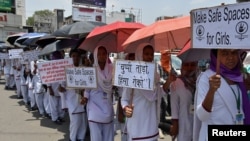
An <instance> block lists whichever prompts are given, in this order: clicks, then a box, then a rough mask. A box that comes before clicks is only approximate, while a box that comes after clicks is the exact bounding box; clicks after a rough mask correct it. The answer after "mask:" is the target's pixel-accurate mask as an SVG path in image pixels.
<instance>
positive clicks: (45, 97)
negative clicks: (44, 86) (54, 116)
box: [43, 92, 51, 115]
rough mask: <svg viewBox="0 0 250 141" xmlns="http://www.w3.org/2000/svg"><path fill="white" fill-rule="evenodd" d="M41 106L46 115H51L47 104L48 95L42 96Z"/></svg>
mask: <svg viewBox="0 0 250 141" xmlns="http://www.w3.org/2000/svg"><path fill="white" fill-rule="evenodd" d="M43 105H44V109H45V111H46V113H47V114H49V115H51V108H50V104H49V93H48V92H46V93H45V94H44V96H43Z"/></svg>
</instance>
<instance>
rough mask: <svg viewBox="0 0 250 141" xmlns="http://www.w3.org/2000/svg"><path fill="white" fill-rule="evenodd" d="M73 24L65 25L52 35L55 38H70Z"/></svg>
mask: <svg viewBox="0 0 250 141" xmlns="http://www.w3.org/2000/svg"><path fill="white" fill-rule="evenodd" d="M72 26H73V24H68V25H63V26H62V27H60V28H59V29H57V30H56V31H55V32H53V33H52V34H51V35H53V36H60V37H68V36H69V31H70V29H71V27H72Z"/></svg>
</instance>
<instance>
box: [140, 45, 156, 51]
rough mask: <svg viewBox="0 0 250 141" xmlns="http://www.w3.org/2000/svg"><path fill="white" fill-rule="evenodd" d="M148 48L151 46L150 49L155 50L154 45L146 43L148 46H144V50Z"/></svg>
mask: <svg viewBox="0 0 250 141" xmlns="http://www.w3.org/2000/svg"><path fill="white" fill-rule="evenodd" d="M146 48H150V49H152V50H154V48H153V46H151V45H146V46H145V47H144V48H143V51H144V50H145V49H146Z"/></svg>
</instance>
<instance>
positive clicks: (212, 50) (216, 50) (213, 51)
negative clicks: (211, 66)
mask: <svg viewBox="0 0 250 141" xmlns="http://www.w3.org/2000/svg"><path fill="white" fill-rule="evenodd" d="M217 52H218V49H211V53H212V54H213V55H214V56H215V57H216V58H217Z"/></svg>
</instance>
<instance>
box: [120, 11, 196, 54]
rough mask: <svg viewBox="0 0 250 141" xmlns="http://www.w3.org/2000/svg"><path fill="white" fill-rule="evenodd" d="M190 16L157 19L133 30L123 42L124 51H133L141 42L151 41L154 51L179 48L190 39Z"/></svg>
mask: <svg viewBox="0 0 250 141" xmlns="http://www.w3.org/2000/svg"><path fill="white" fill-rule="evenodd" d="M190 36H191V27H190V16H184V17H179V18H173V19H167V20H161V21H157V22H155V23H153V24H151V25H149V26H147V27H144V28H141V29H139V30H137V31H135V32H134V33H133V34H132V35H131V36H130V37H129V38H128V39H127V40H126V41H125V42H124V43H123V45H122V46H123V47H124V51H125V52H134V51H135V48H136V47H137V46H138V45H139V44H141V43H151V44H152V45H153V46H154V47H155V51H161V50H166V49H176V48H177V49H181V48H182V47H183V46H184V45H185V44H186V43H187V42H188V40H189V39H190Z"/></svg>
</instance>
